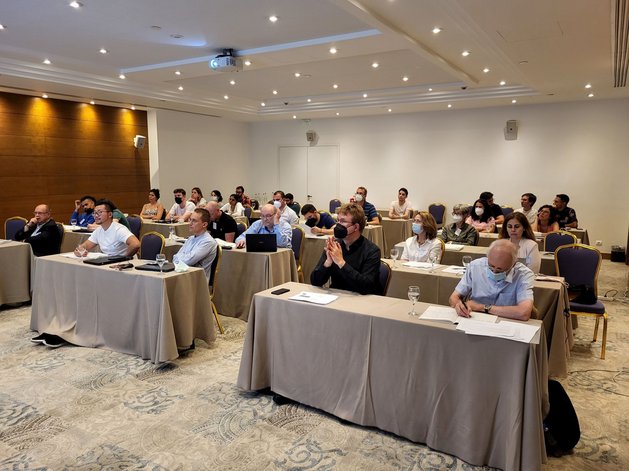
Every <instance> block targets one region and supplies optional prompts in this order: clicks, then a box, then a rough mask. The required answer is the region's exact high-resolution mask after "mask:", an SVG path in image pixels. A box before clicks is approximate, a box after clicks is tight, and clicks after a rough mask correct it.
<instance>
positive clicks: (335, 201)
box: [330, 198, 341, 214]
mask: <svg viewBox="0 0 629 471" xmlns="http://www.w3.org/2000/svg"><path fill="white" fill-rule="evenodd" d="M339 206H341V200H340V199H338V198H334V199H333V200H330V212H331V213H332V214H334V213H335V212H336V208H338V207H339Z"/></svg>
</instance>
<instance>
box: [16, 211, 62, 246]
mask: <svg viewBox="0 0 629 471" xmlns="http://www.w3.org/2000/svg"><path fill="white" fill-rule="evenodd" d="M14 239H15V240H20V241H24V242H27V243H28V244H30V245H31V249H33V255H35V256H36V257H41V256H43V255H52V254H56V253H59V249H60V248H61V233H60V232H59V228H58V227H57V223H55V220H54V219H52V218H51V217H50V208H49V207H48V205H47V204H39V205H37V206H36V207H35V211H34V212H33V217H32V218H31V219H30V220H29V221H28V222H27V223H26V225H25V226H24V227H23V228H22V229H20V230H19V231H17V232H16V233H15V237H14Z"/></svg>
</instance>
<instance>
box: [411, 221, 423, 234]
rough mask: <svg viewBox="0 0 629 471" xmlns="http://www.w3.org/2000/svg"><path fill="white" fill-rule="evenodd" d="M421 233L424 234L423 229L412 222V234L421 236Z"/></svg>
mask: <svg viewBox="0 0 629 471" xmlns="http://www.w3.org/2000/svg"><path fill="white" fill-rule="evenodd" d="M422 232H424V228H423V227H422V225H421V224H419V223H417V222H414V223H413V234H418V235H419V234H421V233H422Z"/></svg>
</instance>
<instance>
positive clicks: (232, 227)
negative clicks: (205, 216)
mask: <svg viewBox="0 0 629 471" xmlns="http://www.w3.org/2000/svg"><path fill="white" fill-rule="evenodd" d="M205 209H207V211H208V213H210V224H209V226H208V230H209V231H210V235H211V236H212V237H214V238H215V239H222V240H224V241H225V242H233V241H234V239H235V237H236V221H235V220H234V218H233V217H231V216H230V215H229V214H226V213H224V212H223V211H221V207H220V206H219V204H218V203H217V202H216V201H210V202H209V203H207V204H206V205H205Z"/></svg>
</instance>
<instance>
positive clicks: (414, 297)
mask: <svg viewBox="0 0 629 471" xmlns="http://www.w3.org/2000/svg"><path fill="white" fill-rule="evenodd" d="M419 294H420V290H419V286H409V287H408V299H409V300H410V301H411V302H412V303H413V305H412V307H411V311H410V312H409V313H408V315H409V316H412V317H416V316H417V313H416V312H415V303H416V302H417V301H419Z"/></svg>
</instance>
